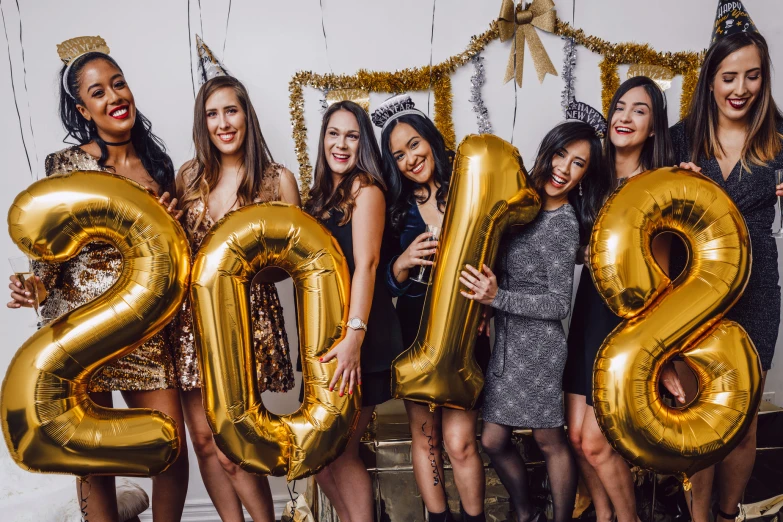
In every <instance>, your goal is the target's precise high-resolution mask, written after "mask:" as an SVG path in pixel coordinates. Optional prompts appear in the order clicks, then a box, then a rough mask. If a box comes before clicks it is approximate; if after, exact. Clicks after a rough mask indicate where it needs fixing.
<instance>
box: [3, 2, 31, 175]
mask: <svg viewBox="0 0 783 522" xmlns="http://www.w3.org/2000/svg"><path fill="white" fill-rule="evenodd" d="M16 10H17V12H18V13H19V45H20V47H21V48H22V73H23V75H22V79H23V85H24V93H25V98H26V99H27V114H28V116H29V117H30V122H29V125H30V135H31V136H32V137H33V147H35V134H33V121H32V115H31V114H30V96H28V92H27V66H26V65H25V63H24V42H23V41H22V12H21V11H20V10H19V2H18V1H17V2H16ZM0 16H2V19H3V31H4V32H5V43H6V47H7V49H8V68H9V70H10V71H11V92H12V94H13V97H14V107H16V119H17V120H18V122H19V135H20V136H21V138H22V146H23V147H24V155H25V158H27V168H28V169H29V170H30V177H31V178H33V179H35V174H34V173H33V164H32V162H31V161H30V152H29V151H28V149H27V141H26V140H25V139H24V125H23V124H22V114H21V112H19V100H18V99H17V96H16V85H15V84H14V64H13V60H12V59H11V40H10V39H9V38H8V27H6V23H5V10H4V9H3V3H2V2H0ZM35 160H36V166H37V165H38V153H37V152H36V153H35Z"/></svg>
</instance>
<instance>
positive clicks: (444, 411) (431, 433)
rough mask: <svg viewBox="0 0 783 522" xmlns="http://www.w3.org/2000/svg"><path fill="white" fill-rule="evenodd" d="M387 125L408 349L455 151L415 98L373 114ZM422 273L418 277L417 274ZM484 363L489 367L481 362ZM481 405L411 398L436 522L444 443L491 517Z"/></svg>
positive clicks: (463, 482) (416, 444)
mask: <svg viewBox="0 0 783 522" xmlns="http://www.w3.org/2000/svg"><path fill="white" fill-rule="evenodd" d="M372 118H373V121H374V123H375V124H376V125H377V126H379V127H381V128H382V132H381V149H382V154H383V163H384V171H385V174H386V180H387V183H388V185H389V197H388V199H389V217H390V223H391V228H392V233H393V235H394V239H393V241H394V243H395V246H396V247H398V248H399V251H400V252H401V254H400V255H398V256H396V257H394V258H392V260H391V261H390V262H389V263H388V268H387V271H386V278H385V279H386V284H387V287H388V288H389V290H390V291H391V293H392V294H393V295H395V296H396V297H397V307H396V309H397V315H398V316H399V318H400V326H401V327H402V341H403V346H405V347H407V346H410V345H411V344H413V341H414V340H415V338H416V333H417V332H418V329H419V323H420V322H421V317H422V311H423V307H424V295H425V293H426V289H427V285H426V284H421V283H416V282H413V281H412V280H411V279H410V277H409V276H410V275H411V271H412V270H424V269H425V267H427V266H430V265H432V261H430V260H429V259H430V258H431V257H432V255H433V254H434V253H435V249H436V246H437V241H430V238H431V234H429V233H427V232H425V229H426V225H434V226H437V227H439V228H440V226H441V224H442V222H443V214H444V212H445V209H446V199H447V198H448V193H449V181H450V179H451V164H452V160H453V153H451V151H449V150H447V149H446V145H445V143H444V141H443V136H442V135H441V134H440V132H439V131H438V129H437V128H436V127H435V124H434V123H432V121H431V120H430V119H429V118H428V117H427V116H426V115H425V114H423V113H422V112H420V111H418V110H416V108H415V106H414V104H413V101H412V100H411V99H410V97H409V96H407V95H402V96H396V97H394V98H391V99H389V100H387V101H386V102H384V104H383V105H381V106H380V107H379V108H378V109H377V110H376V111H375V112H373V115H372ZM414 274H415V272H414ZM476 355H477V358H478V359H479V364H480V366H482V368H484V369H486V362H487V360H488V358H489V337H488V336H485V335H479V337H478V339H477V341H476ZM482 362H483V363H484V364H481V363H482ZM480 406H481V405H480V401H479V404H477V406H476V407H475V408H474V409H473V410H471V411H462V410H456V409H451V408H438V409H437V410H436V411H435V412H430V409H429V408H428V407H427V406H426V405H423V404H420V403H416V402H413V401H405V410H406V412H407V414H408V422H409V424H410V430H411V461H412V463H413V474H414V477H415V478H416V484H417V485H418V487H419V491H420V493H421V496H422V500H423V501H424V505H425V507H426V509H427V514H428V515H427V520H429V521H431V522H438V521H446V520H451V517H450V515H449V511H448V506H447V503H446V494H445V489H444V486H445V485H444V484H443V477H444V475H443V457H442V455H441V441H443V442H444V443H445V445H446V449H447V450H448V454H449V461H450V462H451V465H452V470H453V472H454V482H455V483H456V485H457V490H458V491H459V494H460V499H461V506H462V509H463V520H466V521H480V520H484V464H483V462H482V461H481V457H480V455H479V452H478V446H477V444H476V421H477V419H478V412H479V408H480Z"/></svg>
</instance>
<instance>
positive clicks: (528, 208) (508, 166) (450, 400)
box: [392, 134, 541, 409]
mask: <svg viewBox="0 0 783 522" xmlns="http://www.w3.org/2000/svg"><path fill="white" fill-rule="evenodd" d="M540 207H541V202H540V198H539V196H538V194H537V193H536V191H535V190H534V189H533V188H532V187H530V186H529V185H528V182H527V177H526V173H525V168H524V166H523V165H522V158H521V157H520V155H519V151H517V149H516V148H515V147H514V146H513V145H511V144H510V143H508V142H506V141H504V140H502V139H501V138H498V137H497V136H493V135H491V134H483V135H480V136H479V135H470V136H467V137H466V138H465V139H464V140H462V143H460V145H459V147H457V157H456V159H455V160H454V172H453V174H452V177H451V184H450V187H449V201H448V204H447V205H446V215H445V216H444V218H443V232H442V234H441V237H440V244H439V247H438V254H437V261H436V263H435V266H434V269H433V273H432V284H431V286H430V288H429V290H428V291H427V296H426V297H425V300H424V311H423V314H422V320H421V325H420V326H419V333H418V335H417V336H416V340H415V341H414V343H413V345H412V346H411V347H410V348H408V350H406V351H405V352H403V353H402V354H401V355H400V356H399V357H397V359H395V361H394V364H393V372H392V374H393V390H394V396H395V397H396V398H398V399H408V400H412V401H417V402H423V403H428V404H430V407H431V408H434V407H435V406H447V407H450V408H458V409H470V408H472V407H473V405H474V404H475V403H476V400H477V399H478V397H479V394H480V393H481V389H482V388H483V386H484V376H483V375H482V374H481V370H480V369H479V367H478V365H477V364H476V361H475V359H474V357H473V348H474V346H475V343H476V337H477V332H478V321H479V307H478V305H476V303H475V302H473V301H471V300H469V299H465V298H464V297H462V295H460V293H459V279H458V278H459V273H460V270H462V269H463V267H464V266H465V264H466V263H469V264H471V265H473V266H478V267H480V266H481V265H482V264H486V265H488V266H491V265H492V264H493V262H494V260H495V256H496V254H497V250H498V245H499V243H500V237H501V236H502V235H503V232H504V231H505V230H506V229H507V228H508V227H510V226H512V225H521V224H525V223H529V222H530V221H532V220H533V218H535V217H536V215H537V214H538V211H539V208H540Z"/></svg>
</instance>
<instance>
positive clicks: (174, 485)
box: [122, 389, 188, 522]
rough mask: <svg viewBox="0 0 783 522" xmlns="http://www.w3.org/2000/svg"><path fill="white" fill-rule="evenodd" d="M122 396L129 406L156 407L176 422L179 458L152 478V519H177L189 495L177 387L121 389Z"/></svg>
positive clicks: (161, 521)
mask: <svg viewBox="0 0 783 522" xmlns="http://www.w3.org/2000/svg"><path fill="white" fill-rule="evenodd" d="M122 396H123V398H124V399H125V402H126V403H128V406H130V407H131V408H151V409H154V410H158V411H161V412H163V413H165V414H166V415H168V416H169V417H171V418H172V419H174V422H176V423H177V435H178V436H179V440H180V451H179V457H178V458H177V460H176V461H175V462H174V464H172V465H171V466H170V467H169V469H167V470H166V471H164V472H163V473H161V474H160V475H158V476H156V477H152V519H153V520H154V521H155V522H179V520H180V519H181V518H182V510H183V509H184V507H185V497H186V496H187V494H188V437H187V434H186V433H185V419H184V418H183V416H182V406H181V404H180V402H179V390H176V389H168V390H155V391H134V392H123V393H122Z"/></svg>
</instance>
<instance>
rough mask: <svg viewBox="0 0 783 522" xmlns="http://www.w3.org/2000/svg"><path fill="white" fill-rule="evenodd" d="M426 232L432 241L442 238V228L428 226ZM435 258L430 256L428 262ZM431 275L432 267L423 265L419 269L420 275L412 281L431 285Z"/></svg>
mask: <svg viewBox="0 0 783 522" xmlns="http://www.w3.org/2000/svg"><path fill="white" fill-rule="evenodd" d="M425 232H428V233H429V234H430V239H429V240H430V241H437V240H438V238H439V237H440V227H437V226H435V225H427V228H426V230H425ZM434 258H435V254H433V255H431V256H428V257H427V261H432V260H433V259H434ZM430 273H432V270H431V268H430V266H425V265H421V266H420V267H419V273H418V274H416V275H415V276H413V277H411V278H410V279H411V281H416V282H417V283H422V284H429V279H430Z"/></svg>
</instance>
